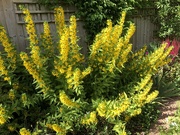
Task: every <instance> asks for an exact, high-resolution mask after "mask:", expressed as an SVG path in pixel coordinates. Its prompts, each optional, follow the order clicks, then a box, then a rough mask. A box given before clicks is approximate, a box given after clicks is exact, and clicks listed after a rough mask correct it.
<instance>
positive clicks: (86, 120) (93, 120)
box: [81, 111, 98, 125]
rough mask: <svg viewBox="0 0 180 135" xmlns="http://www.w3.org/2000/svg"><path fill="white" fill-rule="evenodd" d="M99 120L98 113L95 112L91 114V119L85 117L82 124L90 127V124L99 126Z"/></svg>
mask: <svg viewBox="0 0 180 135" xmlns="http://www.w3.org/2000/svg"><path fill="white" fill-rule="evenodd" d="M97 122H98V120H97V118H96V111H93V112H91V113H90V114H89V118H88V117H86V116H85V118H83V119H82V122H81V123H82V124H86V125H90V124H97Z"/></svg>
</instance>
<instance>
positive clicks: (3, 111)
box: [0, 106, 5, 115]
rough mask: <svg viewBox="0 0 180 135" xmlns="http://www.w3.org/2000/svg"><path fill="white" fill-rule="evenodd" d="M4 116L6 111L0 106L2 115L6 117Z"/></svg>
mask: <svg viewBox="0 0 180 135" xmlns="http://www.w3.org/2000/svg"><path fill="white" fill-rule="evenodd" d="M4 114H5V109H4V108H3V107H1V106H0V115H4Z"/></svg>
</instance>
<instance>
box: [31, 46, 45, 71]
mask: <svg viewBox="0 0 180 135" xmlns="http://www.w3.org/2000/svg"><path fill="white" fill-rule="evenodd" d="M31 58H32V61H33V63H34V65H36V67H37V69H41V68H42V67H43V58H41V56H40V48H39V46H32V50H31Z"/></svg>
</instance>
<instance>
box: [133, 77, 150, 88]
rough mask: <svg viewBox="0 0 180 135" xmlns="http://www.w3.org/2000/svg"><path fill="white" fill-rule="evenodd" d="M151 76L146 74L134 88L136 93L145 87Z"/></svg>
mask: <svg viewBox="0 0 180 135" xmlns="http://www.w3.org/2000/svg"><path fill="white" fill-rule="evenodd" d="M151 76H152V75H151V74H147V75H146V76H145V78H144V79H142V80H141V82H140V83H138V86H135V90H136V91H138V90H141V89H143V88H144V87H145V86H146V84H147V83H148V82H149V81H150V79H151Z"/></svg>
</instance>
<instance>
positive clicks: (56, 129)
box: [51, 124, 66, 135]
mask: <svg viewBox="0 0 180 135" xmlns="http://www.w3.org/2000/svg"><path fill="white" fill-rule="evenodd" d="M51 127H52V129H53V130H54V131H56V133H60V134H61V135H66V132H65V130H64V129H62V128H61V127H60V126H59V125H57V124H53V125H52V126H51Z"/></svg>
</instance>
